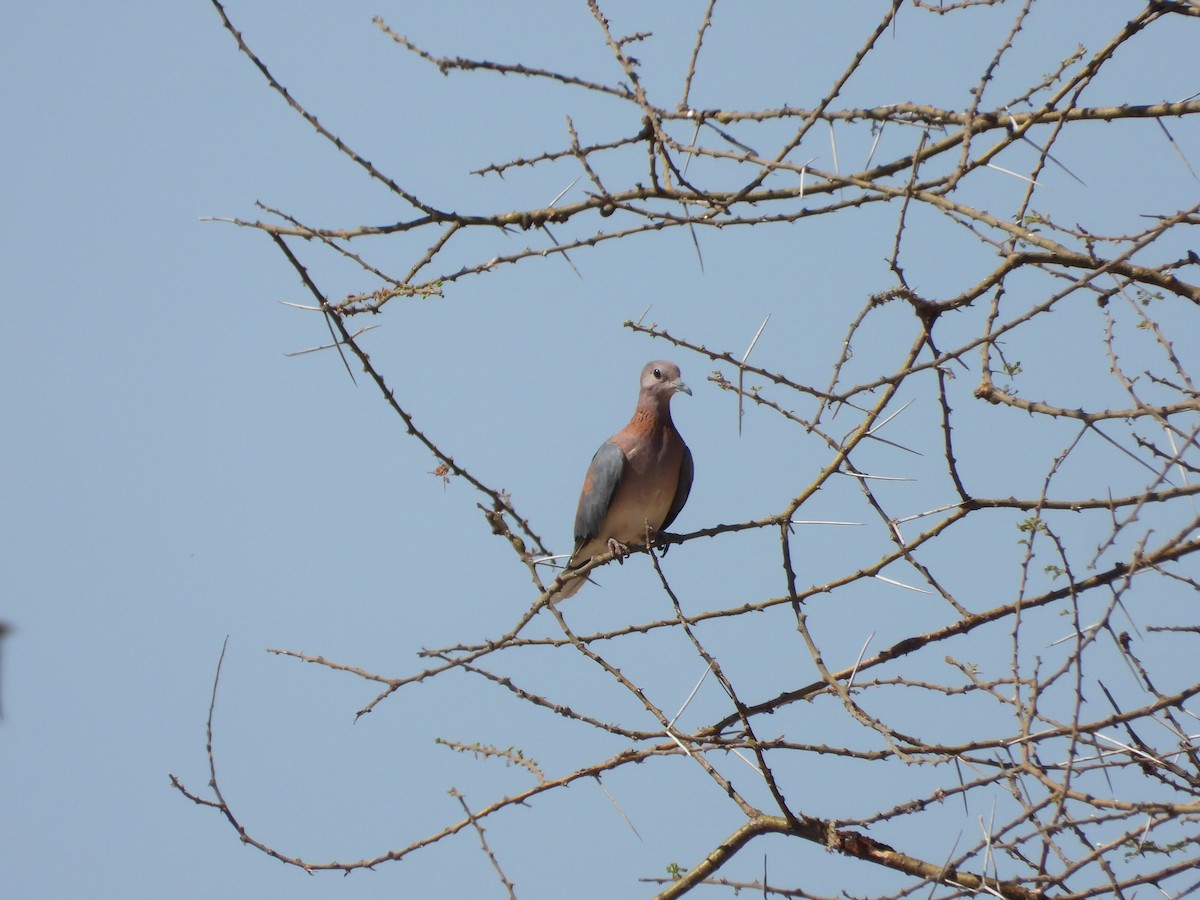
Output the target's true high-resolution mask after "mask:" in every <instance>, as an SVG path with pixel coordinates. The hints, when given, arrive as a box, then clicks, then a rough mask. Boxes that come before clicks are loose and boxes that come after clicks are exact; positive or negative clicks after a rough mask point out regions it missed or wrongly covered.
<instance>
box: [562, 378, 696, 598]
mask: <svg viewBox="0 0 1200 900" xmlns="http://www.w3.org/2000/svg"><path fill="white" fill-rule="evenodd" d="M680 391H682V392H683V393H685V394H688V395H690V394H691V393H692V389H691V388H689V387H688V386H687V385H686V384H684V383H683V380H682V379H681V378H680V377H679V366H677V365H675V363H673V362H666V361H665V360H661V359H659V360H655V361H654V362H648V363H646V366H645V368H643V369H642V384H641V390H640V391H639V393H638V402H637V408H636V409H635V410H634V411H633V418H632V419H630V420H629V424H628V425H626V426H625V427H624V428H622V429H621V430H620V431H618V432H617V433H616V434H614V435H613V436H612V437H610V438H609V439H608V440H607V441H605V442H604V443H603V444H602V445H601V446H600V449H599V450H597V451H596V455H595V456H594V457H592V464H591V466H590V467H589V468H588V472H587V476H586V477H585V478H584V479H583V490H582V491H581V492H580V494H579V507H578V509H577V510H576V511H575V552H574V553H572V554H571V559H570V561H569V562H568V563H567V567H566V572H571V571H572V570H574V569H577V568H579V567H580V566H582V565H583V564H584V563H586V562H587V561H588V560H590V559H591V558H592V557H593V556H596V555H598V554H600V553H604V552H606V551H608V550H612V551H613V552H615V553H625V552H626V551H627V549H628V548H627V547H626V546H625V545H626V544H628V543H630V542H632V541H645V540H646V536H647V534H649V535H650V536H651V537H653V536H654V534H655V533H656V532H659V531H662V530H663V529H665V528H666V527H667V526H668V525H670V524H671V523H672V522H674V521H675V517H676V516H677V515H679V511H680V510H681V509H683V504H684V503H686V502H687V498H688V493H689V492H690V491H691V489H692V472H693V468H692V451H691V450H689V449H688V446H687V444H685V443H684V442H683V438H682V437H681V436H680V434H679V432H678V431H676V430H675V423H674V422H672V421H671V397H672V396H674V395H675V394H677V393H679V392H680ZM585 581H587V579H586V578H583V577H577V578H573V579H571V580H570V581H567V582H566V583H565V584H564V585H563V587H562V590H561V591H560V592H559V597H560V598H564V597H571V596H574V594H575V593H576V591H578V590H579V589H580V588H581V587H583V583H584V582H585Z"/></svg>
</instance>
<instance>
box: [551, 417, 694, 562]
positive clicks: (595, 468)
mask: <svg viewBox="0 0 1200 900" xmlns="http://www.w3.org/2000/svg"><path fill="white" fill-rule="evenodd" d="M688 465H689V466H690V465H691V462H690V460H689V462H688ZM624 472H625V454H624V453H622V452H621V448H620V447H618V446H617V445H616V444H614V443H613V442H612V441H605V442H604V443H603V444H602V445H601V446H600V449H599V450H597V451H596V455H595V456H593V457H592V464H591V465H590V466H589V467H588V473H587V478H585V479H584V482H583V492H582V493H581V494H580V495H579V508H578V509H576V511H575V546H576V547H578V546H580V545H581V544H584V543H586V542H587V541H590V540H592V538H594V537H596V536H597V535H598V534H599V533H600V526H601V525H602V524H603V523H604V517H605V515H607V513H608V508H609V506H610V505H612V499H613V495H614V494H616V492H617V485H618V484H620V483H621V476H622V475H623V474H624ZM689 481H690V479H689ZM685 496H686V492H685ZM680 505H681V506H682V505H683V504H682V503H681V504H680Z"/></svg>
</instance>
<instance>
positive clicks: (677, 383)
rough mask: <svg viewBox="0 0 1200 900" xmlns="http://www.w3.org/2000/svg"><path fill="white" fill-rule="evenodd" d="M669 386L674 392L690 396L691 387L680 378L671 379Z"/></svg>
mask: <svg viewBox="0 0 1200 900" xmlns="http://www.w3.org/2000/svg"><path fill="white" fill-rule="evenodd" d="M671 387H672V388H673V389H674V390H675V392H676V393H683V394H687V395H688V396H689V397H690V396H692V389H691V388H690V387H688V386H687V385H686V384H684V383H683V379H682V378H676V379H675V380H674V381H672V382H671Z"/></svg>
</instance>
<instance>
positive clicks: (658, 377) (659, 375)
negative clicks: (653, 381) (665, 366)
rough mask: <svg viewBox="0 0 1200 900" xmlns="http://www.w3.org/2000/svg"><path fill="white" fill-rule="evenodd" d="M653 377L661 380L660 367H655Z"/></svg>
mask: <svg viewBox="0 0 1200 900" xmlns="http://www.w3.org/2000/svg"><path fill="white" fill-rule="evenodd" d="M654 377H655V378H657V379H658V380H659V381H662V370H661V369H655V370H654Z"/></svg>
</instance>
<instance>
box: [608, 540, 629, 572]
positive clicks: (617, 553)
mask: <svg viewBox="0 0 1200 900" xmlns="http://www.w3.org/2000/svg"><path fill="white" fill-rule="evenodd" d="M608 549H609V550H611V551H612V553H613V558H614V559H616V561H617V563H618V564H619V565H622V566H623V565H625V557H626V556H628V555H629V548H628V547H627V546H626V545H625V544H622V543H621V542H620V541H618V540H617V539H616V538H609V539H608Z"/></svg>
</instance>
